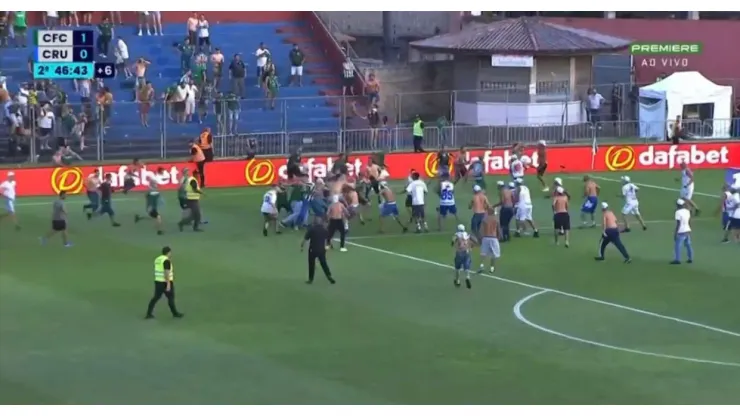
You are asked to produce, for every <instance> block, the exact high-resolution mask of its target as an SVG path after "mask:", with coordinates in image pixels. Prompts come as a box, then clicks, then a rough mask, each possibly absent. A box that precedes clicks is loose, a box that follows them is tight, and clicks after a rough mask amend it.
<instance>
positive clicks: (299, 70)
mask: <svg viewBox="0 0 740 416" xmlns="http://www.w3.org/2000/svg"><path fill="white" fill-rule="evenodd" d="M290 75H298V76H299V77H302V76H303V66H291V67H290Z"/></svg>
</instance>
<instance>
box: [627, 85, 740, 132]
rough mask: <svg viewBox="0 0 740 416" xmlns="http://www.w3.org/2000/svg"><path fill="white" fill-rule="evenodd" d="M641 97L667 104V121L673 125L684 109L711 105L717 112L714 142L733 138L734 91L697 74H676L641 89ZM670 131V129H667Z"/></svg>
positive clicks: (713, 122)
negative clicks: (715, 139)
mask: <svg viewBox="0 0 740 416" xmlns="http://www.w3.org/2000/svg"><path fill="white" fill-rule="evenodd" d="M640 97H645V98H653V99H659V100H665V102H666V119H667V120H668V122H669V123H666V124H670V122H671V121H673V120H675V119H676V117H678V116H682V115H683V113H684V106H687V105H702V104H709V105H711V106H712V107H713V108H714V110H713V114H711V117H709V118H711V119H712V122H711V123H712V134H711V136H708V137H712V138H727V137H730V124H731V123H730V120H731V119H732V87H730V86H723V85H717V84H715V83H713V82H712V81H710V80H708V79H706V78H705V77H704V75H702V74H701V73H699V72H696V71H687V72H676V73H674V74H672V75H670V76H668V77H666V78H664V79H662V80H660V81H658V82H656V83H655V84H652V85H648V86H646V87H642V88H640ZM666 129H668V130H669V134H670V126H666Z"/></svg>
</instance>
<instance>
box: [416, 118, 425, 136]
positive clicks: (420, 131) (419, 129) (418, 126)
mask: <svg viewBox="0 0 740 416" xmlns="http://www.w3.org/2000/svg"><path fill="white" fill-rule="evenodd" d="M421 123H422V121H421V120H417V121H415V122H414V137H423V136H424V129H423V128H422V127H421Z"/></svg>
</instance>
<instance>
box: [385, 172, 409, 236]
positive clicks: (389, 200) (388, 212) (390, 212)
mask: <svg viewBox="0 0 740 416" xmlns="http://www.w3.org/2000/svg"><path fill="white" fill-rule="evenodd" d="M380 200H381V204H380V219H379V220H378V232H380V233H383V232H384V231H383V218H386V217H391V218H393V219H394V220H395V221H396V222H397V223H398V225H400V226H401V229H402V230H403V232H404V233H405V232H407V231H408V230H409V229H408V227H406V226H405V225H404V224H403V223H402V222H401V219H400V218H399V217H398V215H399V214H398V204H397V203H396V196H395V195H393V190H391V188H390V187H389V186H388V182H385V181H383V182H381V183H380Z"/></svg>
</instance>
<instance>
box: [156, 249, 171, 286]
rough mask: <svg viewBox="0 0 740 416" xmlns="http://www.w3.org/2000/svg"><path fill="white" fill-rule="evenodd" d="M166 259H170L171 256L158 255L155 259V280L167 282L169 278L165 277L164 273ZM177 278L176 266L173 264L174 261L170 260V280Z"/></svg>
mask: <svg viewBox="0 0 740 416" xmlns="http://www.w3.org/2000/svg"><path fill="white" fill-rule="evenodd" d="M166 260H169V257H167V256H164V255H163V256H157V258H156V259H154V281H155V282H166V281H167V278H165V275H164V272H165V270H164V262H165V261H166ZM174 279H175V266H174V265H173V264H172V261H170V280H174Z"/></svg>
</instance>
